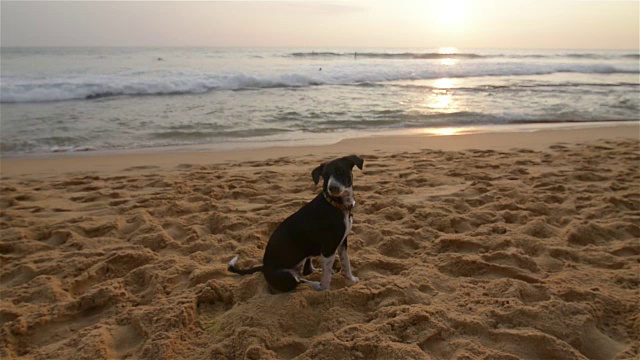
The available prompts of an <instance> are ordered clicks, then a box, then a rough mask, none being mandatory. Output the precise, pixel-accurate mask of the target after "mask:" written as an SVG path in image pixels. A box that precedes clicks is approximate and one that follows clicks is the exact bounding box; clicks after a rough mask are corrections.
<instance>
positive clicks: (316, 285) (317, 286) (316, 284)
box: [309, 281, 324, 291]
mask: <svg viewBox="0 0 640 360" xmlns="http://www.w3.org/2000/svg"><path fill="white" fill-rule="evenodd" d="M309 284H311V286H312V287H313V288H314V289H315V290H317V291H322V290H324V289H323V288H322V285H321V284H320V282H319V281H309Z"/></svg>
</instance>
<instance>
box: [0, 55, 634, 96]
mask: <svg viewBox="0 0 640 360" xmlns="http://www.w3.org/2000/svg"><path fill="white" fill-rule="evenodd" d="M560 72H572V73H584V74H616V73H638V69H637V67H635V68H634V67H633V66H620V65H616V66H612V65H607V64H592V63H584V64H583V63H573V64H567V63H562V62H559V63H527V64H521V63H518V62H495V61H492V62H485V61H471V62H469V63H465V64H459V65H458V66H447V65H445V64H441V63H438V62H436V63H432V64H427V65H425V64H424V63H423V62H421V61H412V62H408V63H407V62H399V63H394V64H387V65H386V66H380V64H379V63H375V62H373V63H371V62H369V63H357V62H355V63H347V64H345V63H337V64H332V65H330V66H325V68H324V69H322V70H320V68H318V69H316V68H315V67H313V68H311V67H310V66H307V65H304V66H300V65H297V66H292V71H289V72H287V71H282V70H280V71H276V72H273V73H265V72H264V71H252V72H244V73H243V72H227V73H224V72H220V71H211V72H194V71H183V70H180V71H169V70H165V71H127V72H121V73H118V74H110V75H104V74H83V75H76V74H65V75H62V76H60V75H58V76H52V77H44V78H42V77H33V76H29V75H27V76H20V77H15V76H13V77H3V78H2V82H1V84H0V102H3V103H20V102H45V101H63V100H75V99H95V98H100V97H107V96H121V95H126V96H149V95H172V94H202V93H205V92H208V91H211V90H244V89H261V88H278V87H306V86H316V85H346V84H357V83H378V82H387V81H397V80H425V79H437V78H445V77H449V78H466V77H479V76H523V75H544V74H553V73H560Z"/></svg>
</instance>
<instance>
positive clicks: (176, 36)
mask: <svg viewBox="0 0 640 360" xmlns="http://www.w3.org/2000/svg"><path fill="white" fill-rule="evenodd" d="M0 17H1V19H0V20H1V21H0V30H1V31H0V39H1V45H2V46H232V47H244V46H250V47H257V46H264V47H313V48H323V47H324V48H327V47H348V48H359V47H415V48H438V47H457V48H530V49H558V48H562V49H630V50H637V49H638V48H639V46H640V35H639V33H640V20H639V19H640V1H591V0H445V1H435V0H434V1H430V0H395V1H394V0H390V1H380V0H373V1H371V0H370V1H364V0H357V1H341V0H337V1H309V0H298V1H225V2H221V1H216V2H204V1H24V0H20V1H6V0H2V1H1V2H0Z"/></svg>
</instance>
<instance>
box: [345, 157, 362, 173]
mask: <svg viewBox="0 0 640 360" xmlns="http://www.w3.org/2000/svg"><path fill="white" fill-rule="evenodd" d="M344 159H345V160H347V161H348V162H349V163H350V164H351V167H353V166H354V165H355V166H357V167H358V169H360V170H362V165H364V160H362V159H361V158H360V157H359V156H358V155H350V156H345V157H344Z"/></svg>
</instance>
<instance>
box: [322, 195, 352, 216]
mask: <svg viewBox="0 0 640 360" xmlns="http://www.w3.org/2000/svg"><path fill="white" fill-rule="evenodd" d="M322 195H324V199H325V200H327V202H328V203H329V204H331V205H333V206H334V207H337V208H338V209H340V210H344V211H348V212H351V209H353V206H347V205H345V204H341V203H339V202H337V201H335V200H333V198H331V196H329V194H327V192H326V191H323V192H322Z"/></svg>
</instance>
